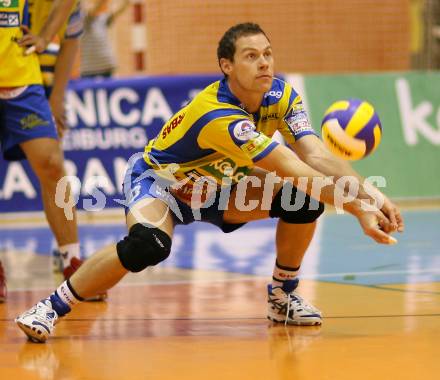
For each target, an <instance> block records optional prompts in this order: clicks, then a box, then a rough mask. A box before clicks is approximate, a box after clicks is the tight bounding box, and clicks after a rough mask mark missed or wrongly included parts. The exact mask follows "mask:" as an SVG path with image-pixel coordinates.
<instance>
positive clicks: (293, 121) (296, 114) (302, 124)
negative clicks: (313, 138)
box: [284, 107, 313, 136]
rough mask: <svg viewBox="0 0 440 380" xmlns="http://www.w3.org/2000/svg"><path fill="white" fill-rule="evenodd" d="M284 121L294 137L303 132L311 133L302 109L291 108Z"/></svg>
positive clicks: (311, 129)
mask: <svg viewBox="0 0 440 380" xmlns="http://www.w3.org/2000/svg"><path fill="white" fill-rule="evenodd" d="M284 121H285V122H286V124H287V125H288V127H289V129H290V131H291V132H292V133H293V135H294V136H296V135H298V134H300V133H303V132H313V128H312V126H311V125H310V123H309V118H308V117H307V113H306V111H305V110H304V108H303V107H292V108H291V109H290V111H289V112H288V114H287V115H286V116H285V117H284Z"/></svg>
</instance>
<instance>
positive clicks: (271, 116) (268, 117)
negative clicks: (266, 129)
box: [261, 112, 278, 123]
mask: <svg viewBox="0 0 440 380" xmlns="http://www.w3.org/2000/svg"><path fill="white" fill-rule="evenodd" d="M276 119H278V113H276V112H272V113H269V114H267V115H263V116H262V117H261V121H262V122H263V123H264V122H265V121H268V120H276Z"/></svg>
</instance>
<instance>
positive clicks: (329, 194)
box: [256, 145, 396, 244]
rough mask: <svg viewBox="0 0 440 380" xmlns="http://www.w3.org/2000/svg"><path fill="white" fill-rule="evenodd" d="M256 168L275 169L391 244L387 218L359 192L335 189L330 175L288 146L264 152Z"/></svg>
mask: <svg viewBox="0 0 440 380" xmlns="http://www.w3.org/2000/svg"><path fill="white" fill-rule="evenodd" d="M256 165H257V166H258V167H261V168H263V169H265V170H268V171H271V172H276V174H277V175H278V176H280V177H283V178H284V179H285V180H289V181H291V182H292V183H293V184H294V185H295V186H297V187H298V188H300V190H302V191H304V192H306V193H307V194H309V195H310V196H312V197H313V198H316V199H318V200H319V201H321V202H324V203H328V204H331V205H334V206H336V207H339V208H342V209H343V210H345V211H347V212H349V213H350V214H352V215H354V216H355V217H356V218H357V219H358V221H359V223H360V225H361V227H362V229H363V231H364V233H365V234H366V235H368V236H370V237H371V238H372V239H374V240H375V241H376V242H378V243H381V244H393V243H395V242H396V240H395V239H394V238H392V237H391V236H390V235H388V234H387V233H386V232H384V231H385V228H383V226H386V225H387V224H388V223H389V221H388V218H387V217H386V216H385V215H384V214H383V213H382V211H381V210H378V209H377V208H376V209H374V208H372V207H371V205H368V204H366V203H365V202H364V201H363V199H362V198H360V197H359V194H355V195H354V196H352V197H347V196H346V195H347V194H346V191H345V189H341V188H338V186H337V185H336V183H335V181H334V179H333V178H331V177H327V176H325V175H324V174H323V173H321V172H319V171H317V170H315V169H313V168H312V167H310V166H309V165H307V164H306V163H304V162H303V161H301V160H300V159H298V157H297V156H296V155H295V154H294V153H293V152H292V151H291V150H290V149H288V148H286V147H285V146H282V145H278V146H277V147H276V148H275V149H273V150H272V151H271V152H270V153H269V154H268V155H266V156H265V157H264V158H262V159H261V160H259V161H257V162H256ZM352 195H353V194H352Z"/></svg>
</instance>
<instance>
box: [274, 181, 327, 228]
mask: <svg viewBox="0 0 440 380" xmlns="http://www.w3.org/2000/svg"><path fill="white" fill-rule="evenodd" d="M283 206H284V207H283ZM323 212H324V204H323V203H321V202H318V201H317V200H316V199H314V198H310V196H309V195H308V194H306V193H304V192H302V191H301V190H298V189H297V188H296V187H295V186H294V185H293V184H292V183H291V182H286V183H285V184H284V185H283V187H282V188H281V189H280V191H278V193H277V194H276V195H275V197H274V199H273V200H272V205H271V209H270V211H269V215H270V217H271V218H280V219H281V220H282V221H284V222H286V223H292V224H306V223H312V222H314V221H315V220H316V219H318V218H319V216H320V215H321V214H322V213H323Z"/></svg>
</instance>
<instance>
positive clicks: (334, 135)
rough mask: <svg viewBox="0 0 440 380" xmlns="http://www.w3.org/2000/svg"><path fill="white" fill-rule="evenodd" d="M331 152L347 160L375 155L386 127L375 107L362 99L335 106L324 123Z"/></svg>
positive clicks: (324, 132)
mask: <svg viewBox="0 0 440 380" xmlns="http://www.w3.org/2000/svg"><path fill="white" fill-rule="evenodd" d="M321 132H322V139H323V141H324V144H325V145H326V146H327V148H328V149H329V150H330V151H331V152H332V153H333V154H335V155H336V156H338V157H341V158H343V159H345V160H350V161H356V160H360V159H362V158H364V157H366V156H368V155H369V154H371V153H373V152H374V151H375V150H376V148H377V146H378V145H379V143H380V139H381V136H382V125H381V123H380V119H379V116H378V115H377V113H376V111H375V110H374V107H373V106H372V105H371V104H370V103H368V102H366V101H363V100H360V99H349V100H340V101H337V102H335V103H333V104H332V105H331V106H330V107H329V108H328V109H327V111H325V114H324V118H323V120H322V123H321Z"/></svg>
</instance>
